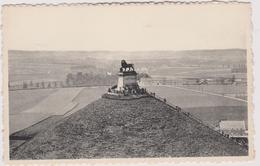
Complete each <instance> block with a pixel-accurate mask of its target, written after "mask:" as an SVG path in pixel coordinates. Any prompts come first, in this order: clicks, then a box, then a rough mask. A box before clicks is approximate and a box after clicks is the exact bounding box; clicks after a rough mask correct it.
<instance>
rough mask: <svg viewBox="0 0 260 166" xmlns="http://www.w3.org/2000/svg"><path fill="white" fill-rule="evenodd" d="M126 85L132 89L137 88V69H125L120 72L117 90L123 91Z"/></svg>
mask: <svg viewBox="0 0 260 166" xmlns="http://www.w3.org/2000/svg"><path fill="white" fill-rule="evenodd" d="M126 87H127V88H130V89H136V88H137V87H138V83H137V73H136V72H135V71H123V72H119V73H118V83H117V90H118V91H123V90H125V89H126Z"/></svg>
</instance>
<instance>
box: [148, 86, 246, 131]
mask: <svg viewBox="0 0 260 166" xmlns="http://www.w3.org/2000/svg"><path fill="white" fill-rule="evenodd" d="M146 88H147V89H148V90H149V91H152V92H155V93H156V94H157V95H159V96H161V97H164V98H166V99H167V101H168V102H170V103H172V104H175V105H177V106H180V107H181V108H182V109H183V110H184V111H187V112H190V113H192V114H194V115H196V116H197V117H199V118H200V119H201V120H203V121H205V122H207V123H210V124H212V125H213V126H215V125H216V123H217V122H218V121H219V120H245V121H247V114H248V111H247V102H245V101H240V100H235V99H232V98H228V97H225V96H221V95H219V96H217V95H211V94H207V93H202V92H194V91H192V90H189V89H182V88H177V87H166V86H147V87H146Z"/></svg>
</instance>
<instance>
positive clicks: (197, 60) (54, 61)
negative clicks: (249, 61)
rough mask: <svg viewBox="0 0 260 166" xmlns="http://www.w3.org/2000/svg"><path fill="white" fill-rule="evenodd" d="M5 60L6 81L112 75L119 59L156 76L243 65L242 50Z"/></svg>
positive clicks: (15, 54)
mask: <svg viewBox="0 0 260 166" xmlns="http://www.w3.org/2000/svg"><path fill="white" fill-rule="evenodd" d="M8 58H9V79H10V81H23V80H42V79H45V80H64V79H65V77H66V75H67V74H68V73H75V72H88V73H94V74H95V73H98V74H105V73H107V72H109V73H112V74H116V73H117V72H118V68H119V66H120V60H121V59H126V60H127V61H128V62H131V63H134V64H135V68H136V69H137V70H141V69H144V70H145V71H148V72H153V71H158V72H159V74H161V73H163V70H164V69H165V68H169V67H187V66H198V65H199V66H205V65H207V66H216V65H233V64H246V50H243V49H223V50H188V51H134V52H127V51H22V50H10V51H9V54H8ZM182 70H185V69H182ZM173 71H174V70H173ZM169 72H172V71H169ZM157 74H158V73H157Z"/></svg>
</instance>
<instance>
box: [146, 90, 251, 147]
mask: <svg viewBox="0 0 260 166" xmlns="http://www.w3.org/2000/svg"><path fill="white" fill-rule="evenodd" d="M148 94H149V95H150V96H151V97H154V98H155V99H157V100H159V101H161V102H164V103H165V104H167V105H168V106H170V107H171V108H173V110H175V111H177V112H178V113H183V114H184V115H185V116H187V117H190V118H192V119H193V120H195V121H197V122H198V123H200V124H202V125H203V126H206V127H207V128H209V129H211V130H213V131H214V132H216V133H218V134H220V135H221V136H223V137H226V138H229V139H230V140H232V141H233V142H235V143H237V144H239V145H241V146H245V147H247V145H246V144H242V143H241V142H238V141H236V140H234V139H232V138H230V137H229V135H228V134H225V133H224V132H223V131H220V130H216V129H215V127H214V126H211V125H210V124H208V123H206V122H203V121H202V120H201V119H199V118H197V117H196V116H195V115H193V114H191V113H189V112H184V111H183V110H182V108H180V107H178V106H176V105H174V104H172V103H170V102H168V101H167V100H166V98H162V97H160V96H158V95H156V94H155V93H153V92H148Z"/></svg>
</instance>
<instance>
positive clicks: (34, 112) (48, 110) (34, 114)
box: [9, 87, 107, 134]
mask: <svg viewBox="0 0 260 166" xmlns="http://www.w3.org/2000/svg"><path fill="white" fill-rule="evenodd" d="M106 89H107V87H99V88H97V87H96V88H95V87H92V88H63V89H62V88H60V89H37V90H36V89H35V90H20V91H11V92H10V94H11V95H10V96H9V100H10V107H9V108H10V109H9V115H10V130H9V132H10V134H12V133H14V132H16V131H19V130H22V129H24V128H27V127H29V126H31V125H33V124H35V123H38V122H39V121H42V120H44V119H46V118H48V117H50V116H53V115H62V116H65V115H66V116H67V115H70V114H71V113H73V112H76V111H78V110H79V109H81V108H83V107H84V106H86V105H87V104H89V103H90V102H92V101H94V100H96V99H98V98H99V97H100V96H101V95H102V94H103V93H104V92H105V91H106Z"/></svg>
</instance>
